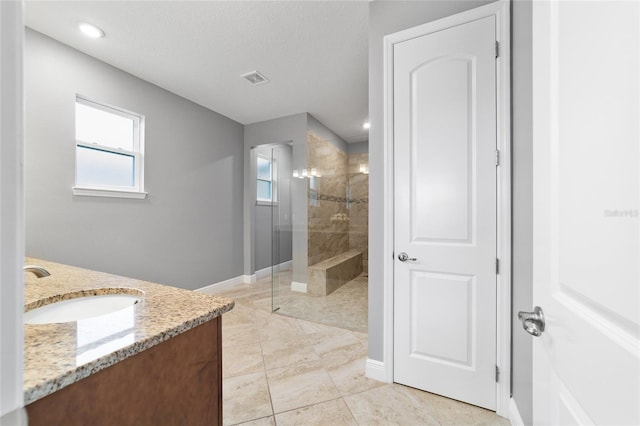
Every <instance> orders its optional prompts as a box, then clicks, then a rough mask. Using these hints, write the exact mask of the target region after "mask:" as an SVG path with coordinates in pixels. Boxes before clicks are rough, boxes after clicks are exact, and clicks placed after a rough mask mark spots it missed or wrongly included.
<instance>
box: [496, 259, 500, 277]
mask: <svg viewBox="0 0 640 426" xmlns="http://www.w3.org/2000/svg"><path fill="white" fill-rule="evenodd" d="M496 274H500V259H496Z"/></svg>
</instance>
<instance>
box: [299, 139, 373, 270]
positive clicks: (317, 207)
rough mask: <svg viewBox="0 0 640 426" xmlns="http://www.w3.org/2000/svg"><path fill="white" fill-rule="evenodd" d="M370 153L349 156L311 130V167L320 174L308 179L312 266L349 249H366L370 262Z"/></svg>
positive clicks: (363, 254) (363, 258)
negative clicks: (362, 168) (365, 172)
mask: <svg viewBox="0 0 640 426" xmlns="http://www.w3.org/2000/svg"><path fill="white" fill-rule="evenodd" d="M360 164H364V165H365V167H366V170H369V155H368V154H351V155H347V153H345V152H344V151H342V150H341V149H340V148H338V147H337V146H336V145H334V144H333V143H332V142H330V141H327V140H322V139H320V138H319V137H318V136H316V135H315V134H313V133H311V132H308V133H307V168H308V171H309V173H311V169H312V168H315V169H316V171H317V173H318V174H319V175H320V177H319V178H317V179H313V180H312V179H309V180H308V185H309V186H308V204H307V205H308V218H309V224H308V232H309V234H308V235H309V237H308V253H309V265H310V266H311V265H314V264H316V263H318V262H322V261H323V260H326V259H329V258H332V257H334V256H336V255H338V254H341V253H344V252H346V251H348V250H350V249H351V250H354V249H355V250H358V251H361V252H362V260H363V269H364V271H365V272H366V271H367V265H368V232H369V231H368V229H369V227H368V217H369V175H368V174H363V173H361V172H360Z"/></svg>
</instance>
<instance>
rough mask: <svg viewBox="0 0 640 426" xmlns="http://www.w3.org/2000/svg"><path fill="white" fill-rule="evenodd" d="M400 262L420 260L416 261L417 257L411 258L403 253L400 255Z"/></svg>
mask: <svg viewBox="0 0 640 426" xmlns="http://www.w3.org/2000/svg"><path fill="white" fill-rule="evenodd" d="M398 260H399V261H400V262H406V261H407V260H411V261H416V260H418V259H416V258H415V257H409V255H408V254H407V253H405V252H402V253H400V254H398Z"/></svg>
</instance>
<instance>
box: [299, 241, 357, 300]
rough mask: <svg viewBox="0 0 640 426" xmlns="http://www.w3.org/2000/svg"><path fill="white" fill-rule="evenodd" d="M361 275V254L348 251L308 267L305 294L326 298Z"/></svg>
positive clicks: (355, 251)
mask: <svg viewBox="0 0 640 426" xmlns="http://www.w3.org/2000/svg"><path fill="white" fill-rule="evenodd" d="M361 273H362V252H361V251H358V250H349V251H346V252H344V253H340V254H338V255H336V256H333V257H331V258H329V259H326V260H323V261H322V262H318V263H316V264H315V265H311V266H309V270H308V277H307V278H308V285H307V293H309V294H310V295H312V296H326V295H328V294H330V293H331V292H333V291H335V290H337V289H338V288H340V287H342V286H343V285H345V284H346V283H348V282H349V281H351V280H353V279H354V278H356V277H357V276H358V275H360V274H361Z"/></svg>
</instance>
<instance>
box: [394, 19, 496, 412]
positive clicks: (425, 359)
mask: <svg viewBox="0 0 640 426" xmlns="http://www.w3.org/2000/svg"><path fill="white" fill-rule="evenodd" d="M495 28H496V22H495V17H494V16H491V17H486V18H482V19H478V20H475V21H473V22H470V23H466V24H463V25H458V26H454V27H450V28H447V29H445V30H442V31H438V32H435V33H432V34H428V35H424V36H422V37H418V38H414V39H411V40H408V41H405V42H401V43H397V44H395V45H394V51H393V55H394V57H393V67H394V70H393V81H394V86H393V91H394V97H393V108H394V194H395V195H394V196H395V200H394V206H395V207H394V210H395V211H394V222H395V223H394V226H395V229H394V235H395V237H394V238H395V241H394V247H395V256H396V260H395V267H394V381H395V382H398V383H402V384H406V385H409V386H412V387H416V388H420V389H424V390H427V391H429V392H433V393H437V394H440V395H445V396H448V397H451V398H455V399H458V400H462V401H466V402H470V403H472V404H475V405H479V406H482V407H486V408H489V409H495V406H496V392H495V390H496V388H495V364H496V362H495V361H496V160H495V153H496V63H495V61H496V58H495V42H496V29H495ZM402 253H406V254H407V256H406V257H408V258H409V259H408V260H405V261H402V260H401V259H400V258H399V256H403V254H402ZM412 258H415V260H412Z"/></svg>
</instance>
